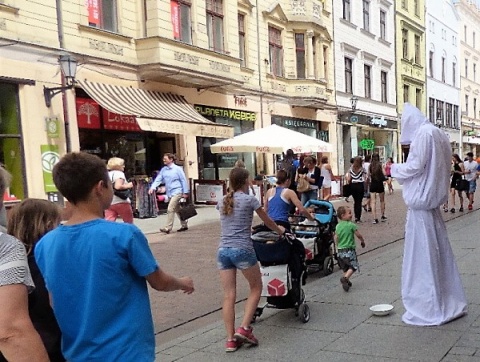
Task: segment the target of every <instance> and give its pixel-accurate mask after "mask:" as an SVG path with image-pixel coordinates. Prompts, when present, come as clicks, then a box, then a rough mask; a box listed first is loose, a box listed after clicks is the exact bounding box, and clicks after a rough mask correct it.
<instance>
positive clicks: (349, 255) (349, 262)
mask: <svg viewBox="0 0 480 362" xmlns="http://www.w3.org/2000/svg"><path fill="white" fill-rule="evenodd" d="M338 266H339V267H340V269H342V270H343V272H344V273H345V272H347V271H348V269H352V270H353V271H357V270H358V269H359V267H358V260H357V253H356V251H355V249H339V250H338Z"/></svg>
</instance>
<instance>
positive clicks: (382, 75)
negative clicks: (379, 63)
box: [380, 71, 387, 103]
mask: <svg viewBox="0 0 480 362" xmlns="http://www.w3.org/2000/svg"><path fill="white" fill-rule="evenodd" d="M380 90H381V97H382V102H383V103H387V72H384V71H381V72H380Z"/></svg>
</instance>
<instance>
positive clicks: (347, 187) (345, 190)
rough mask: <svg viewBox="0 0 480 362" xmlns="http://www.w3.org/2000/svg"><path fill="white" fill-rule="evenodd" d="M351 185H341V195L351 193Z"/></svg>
mask: <svg viewBox="0 0 480 362" xmlns="http://www.w3.org/2000/svg"><path fill="white" fill-rule="evenodd" d="M351 186H352V185H351V184H344V185H343V197H349V196H351V195H352V191H351Z"/></svg>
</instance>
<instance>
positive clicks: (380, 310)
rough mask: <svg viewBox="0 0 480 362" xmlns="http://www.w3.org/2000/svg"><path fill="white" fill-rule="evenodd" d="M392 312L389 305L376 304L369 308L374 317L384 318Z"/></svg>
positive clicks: (391, 306)
mask: <svg viewBox="0 0 480 362" xmlns="http://www.w3.org/2000/svg"><path fill="white" fill-rule="evenodd" d="M392 310H393V305H391V304H376V305H372V306H371V307H370V311H371V312H372V313H373V314H374V315H378V316H385V315H389V314H390V313H391V312H392Z"/></svg>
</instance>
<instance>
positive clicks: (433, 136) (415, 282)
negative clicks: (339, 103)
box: [391, 103, 467, 326]
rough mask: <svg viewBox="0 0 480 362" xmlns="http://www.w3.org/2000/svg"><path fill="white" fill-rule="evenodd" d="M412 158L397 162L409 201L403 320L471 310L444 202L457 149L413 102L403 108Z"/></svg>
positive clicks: (437, 321) (430, 321)
mask: <svg viewBox="0 0 480 362" xmlns="http://www.w3.org/2000/svg"><path fill="white" fill-rule="evenodd" d="M400 143H401V144H410V152H409V154H408V158H407V161H406V162H405V163H403V164H394V165H392V168H391V172H392V177H395V179H396V180H397V181H398V182H399V183H400V184H402V185H403V199H404V200H405V203H406V205H407V206H408V212H407V220H406V225H405V246H404V255H403V266H402V300H403V305H404V306H405V310H406V312H405V314H404V315H403V316H402V320H403V322H405V323H407V324H412V325H418V326H435V325H441V324H444V323H447V322H449V321H452V320H454V319H456V318H459V317H461V316H463V315H465V314H466V313H467V300H466V297H465V292H464V290H463V285H462V281H461V279H460V274H459V272H458V268H457V264H456V262H455V257H454V255H453V252H452V248H451V246H450V242H449V240H448V235H447V229H446V226H445V222H444V221H443V218H442V215H441V212H440V205H442V204H444V203H445V202H446V201H447V198H448V190H449V183H450V168H451V158H452V151H451V149H450V143H449V141H448V137H447V136H446V134H445V132H444V131H442V130H441V129H439V128H437V127H436V126H434V125H433V124H431V123H430V122H429V121H428V119H427V118H425V116H424V115H423V114H422V113H421V112H420V110H419V109H417V108H415V107H414V106H412V105H411V104H409V103H405V105H404V111H403V114H402V132H401V135H400Z"/></svg>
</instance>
